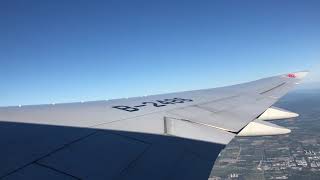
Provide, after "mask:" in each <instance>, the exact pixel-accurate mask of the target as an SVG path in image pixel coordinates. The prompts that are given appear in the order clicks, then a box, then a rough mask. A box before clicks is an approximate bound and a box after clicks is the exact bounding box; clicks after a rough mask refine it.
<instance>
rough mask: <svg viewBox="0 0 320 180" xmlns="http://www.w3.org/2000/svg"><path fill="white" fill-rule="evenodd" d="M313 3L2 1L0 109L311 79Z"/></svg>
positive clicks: (316, 36) (315, 36)
mask: <svg viewBox="0 0 320 180" xmlns="http://www.w3.org/2000/svg"><path fill="white" fill-rule="evenodd" d="M319 9H320V1H316V0H315V1H310V0H307V1H302V0H301V1H286V0H282V1H279V0H268V1H254V0H253V1H235V0H230V1H229V0H228V1H214V0H213V1H212V0H208V1H206V0H201V1H196V0H193V1H191V0H190V1H188V0H187V1H186V0H184V1H175V0H170V1H167V0H161V1H160V0H146V1H142V0H135V1H131V0H128V1H124V0H108V1H99V0H97V1H83V0H80V1H78V0H77V1H76V0H68V1H62V0H55V1H50V0H38V1H34V0H29V1H24V0H21V1H16V0H3V1H0V25H1V26H0V27H1V28H0V82H1V90H0V92H1V93H0V105H1V106H7V105H17V104H39V103H40V104H42V103H53V102H56V103H58V102H69V101H82V100H84V101H86V100H102V99H110V98H121V97H132V96H140V95H148V94H158V93H167V92H174V91H184V90H191V89H202V88H210V87H218V86H224V85H231V84H234V83H241V82H245V81H250V80H255V79H258V78H262V77H266V76H271V75H275V74H281V73H286V72H290V71H297V70H304V69H309V70H311V71H312V74H311V75H310V76H309V79H308V80H307V81H319V80H320V76H319V72H317V71H318V69H319V68H320V65H319V64H320V63H319V62H320V43H319V42H320V23H319V22H320V21H319V19H320V11H319Z"/></svg>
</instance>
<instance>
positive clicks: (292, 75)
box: [287, 73, 297, 78]
mask: <svg viewBox="0 0 320 180" xmlns="http://www.w3.org/2000/svg"><path fill="white" fill-rule="evenodd" d="M287 76H288V77H289V78H296V77H297V76H296V75H295V74H292V73H291V74H288V75H287Z"/></svg>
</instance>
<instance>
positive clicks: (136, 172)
mask: <svg viewBox="0 0 320 180" xmlns="http://www.w3.org/2000/svg"><path fill="white" fill-rule="evenodd" d="M306 74H307V72H305V71H303V72H296V73H289V74H285V75H280V76H274V77H270V78H265V79H261V80H257V81H253V82H249V83H244V84H239V85H234V86H229V87H222V88H215V89H205V90H197V91H186V92H181V93H171V94H164V95H155V96H148V97H138V98H129V99H120V100H111V101H97V102H87V103H70V104H55V105H39V106H22V107H4V108H0V128H1V130H0V135H1V137H2V138H1V141H0V145H1V146H2V147H6V148H4V149H2V150H0V152H1V153H0V162H2V163H0V177H3V178H9V179H10V178H13V179H15V178H19V177H21V176H22V175H24V176H30V177H37V176H39V177H43V176H47V177H48V176H50V177H63V178H66V179H69V178H71V179H72V178H75V179H77V178H79V179H130V178H131V179H132V178H139V179H164V178H166V179H181V178H183V179H195V178H196V179H205V178H207V177H208V175H209V173H210V170H211V166H212V165H213V162H214V160H215V159H216V157H217V156H218V154H219V152H220V150H221V149H223V148H224V146H225V145H226V144H228V143H229V142H230V141H231V140H232V138H233V137H234V136H236V135H249V136H250V135H272V134H283V133H287V131H286V129H282V127H278V126H274V125H272V124H271V123H269V122H264V121H263V120H268V119H272V118H273V119H274V118H277V117H280V118H290V117H296V116H297V114H294V113H291V112H288V111H284V110H281V109H278V108H274V107H271V106H272V105H273V104H274V103H275V102H276V101H277V100H278V99H279V98H281V97H282V96H283V95H285V94H286V93H287V92H288V91H289V90H290V89H291V88H293V87H294V86H295V85H296V84H298V83H299V81H300V80H301V79H302V78H303V77H304V76H305V75H306ZM259 117H260V119H259ZM261 127H262V128H261ZM256 129H259V130H262V132H256V131H255V130H256ZM263 129H265V131H264V130H263ZM277 130H278V133H277ZM181 138H185V139H181ZM208 142H209V143H208ZM208 150H210V151H211V152H210V153H209V152H208ZM13 154H15V155H14V156H13ZM79 161H80V163H79ZM189 162H193V163H189ZM110 164H112V165H110ZM185 164H188V165H185ZM172 169H174V170H172ZM186 171H187V172H189V173H186ZM53 179H54V178H53Z"/></svg>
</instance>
